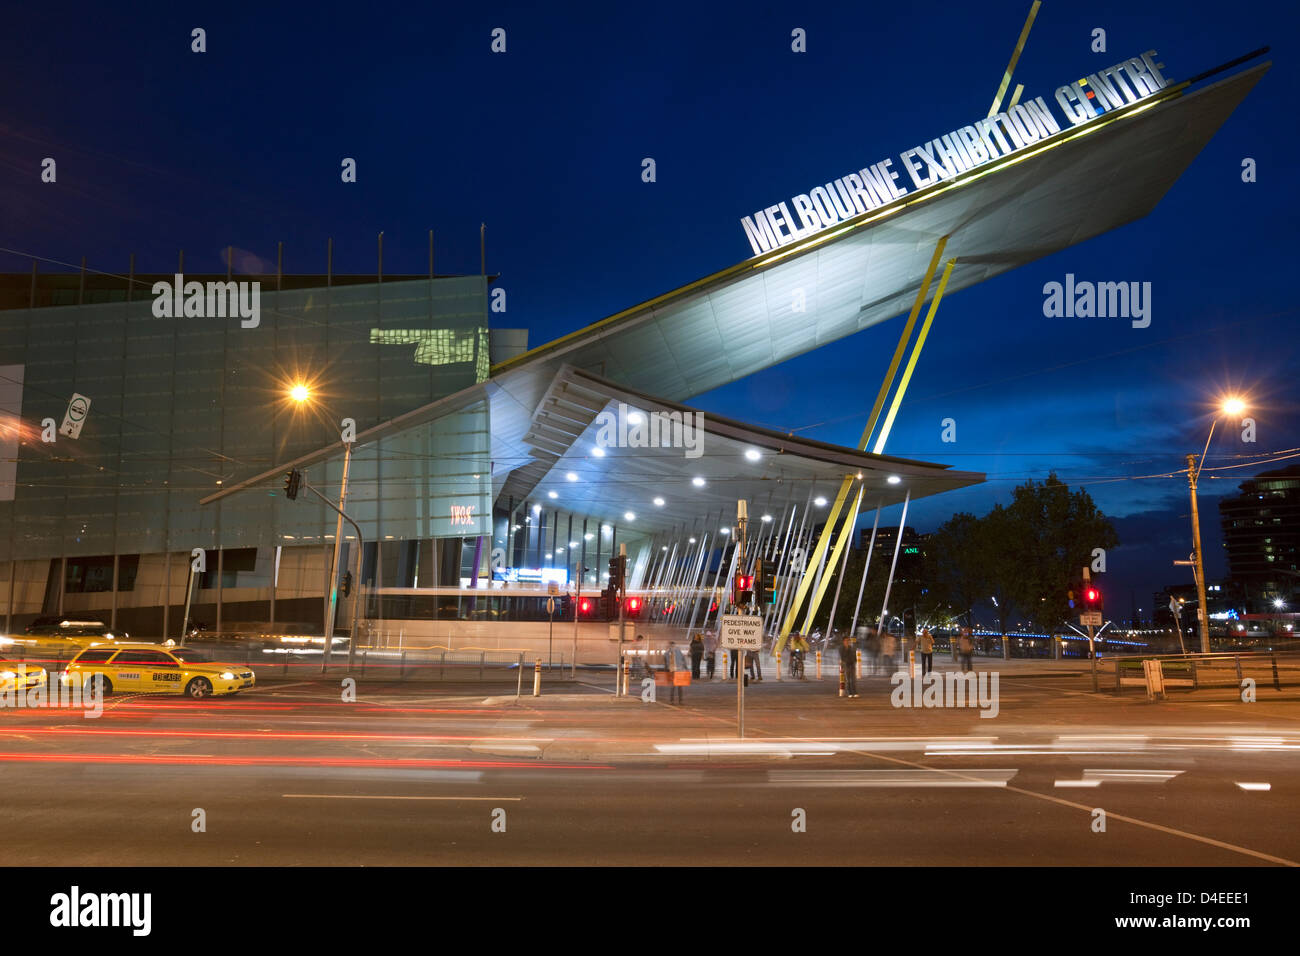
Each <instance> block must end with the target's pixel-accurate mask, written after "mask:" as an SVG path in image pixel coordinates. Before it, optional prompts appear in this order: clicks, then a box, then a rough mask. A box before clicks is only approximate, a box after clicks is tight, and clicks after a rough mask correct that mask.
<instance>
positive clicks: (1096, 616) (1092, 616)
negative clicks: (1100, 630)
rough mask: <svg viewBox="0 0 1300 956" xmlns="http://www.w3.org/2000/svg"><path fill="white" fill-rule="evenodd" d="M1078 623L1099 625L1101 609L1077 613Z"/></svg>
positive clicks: (1085, 625)
mask: <svg viewBox="0 0 1300 956" xmlns="http://www.w3.org/2000/svg"><path fill="white" fill-rule="evenodd" d="M1079 623H1080V624H1082V625H1083V626H1084V627H1087V626H1088V625H1089V624H1091V625H1092V626H1093V627H1101V611H1084V612H1083V613H1082V614H1080V615H1079Z"/></svg>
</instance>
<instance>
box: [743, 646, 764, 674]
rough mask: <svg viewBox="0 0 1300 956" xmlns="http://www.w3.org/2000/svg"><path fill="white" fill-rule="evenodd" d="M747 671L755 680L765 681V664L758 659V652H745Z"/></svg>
mask: <svg viewBox="0 0 1300 956" xmlns="http://www.w3.org/2000/svg"><path fill="white" fill-rule="evenodd" d="M745 670H746V672H747V673H748V674H749V676H750V677H752V678H754V680H762V679H763V663H762V661H760V660H759V659H758V651H745Z"/></svg>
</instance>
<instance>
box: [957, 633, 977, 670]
mask: <svg viewBox="0 0 1300 956" xmlns="http://www.w3.org/2000/svg"><path fill="white" fill-rule="evenodd" d="M959 647H960V649H961V669H962V672H963V673H964V672H966V671H971V670H974V669H975V668H973V667H972V666H971V655H972V654H974V653H975V642H974V641H972V640H971V636H970V628H967V627H964V628H962V631H961V643H960V644H959Z"/></svg>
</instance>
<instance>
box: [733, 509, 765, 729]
mask: <svg viewBox="0 0 1300 956" xmlns="http://www.w3.org/2000/svg"><path fill="white" fill-rule="evenodd" d="M748 524H749V503H748V502H747V501H745V499H744V498H741V499H740V500H739V501H737V502H736V548H737V549H738V551H737V555H738V557H737V561H736V567H738V568H739V569H740V572H739V573H741V574H743V573H744V572H745V527H746V525H748ZM728 590H729V591H730V592H731V594H732V595H733V596H734V595H735V593H736V581H735V578H732V580H731V581H730V582H728ZM733 613H737V614H739V613H743V611H742V609H741V608H739V607H736V608H733ZM760 631H761V628H760ZM738 653H740V652H739V651H738ZM756 653H758V654H762V653H763V648H762V646H761V645H760V646H759V649H758V651H757V652H756ZM747 656H748V651H745V652H743V653H741V656H740V659H739V660H738V661H736V734H737V736H738V737H740V739H741V740H744V739H745V679H746V677H747V676H748V672H747V670H746V667H745V665H746V663H747V662H746V660H745V658H746V657H747ZM760 663H762V662H761V661H760Z"/></svg>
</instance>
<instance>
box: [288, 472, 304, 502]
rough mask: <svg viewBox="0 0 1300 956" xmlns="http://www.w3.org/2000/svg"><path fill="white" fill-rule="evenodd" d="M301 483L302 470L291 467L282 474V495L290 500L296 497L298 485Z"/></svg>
mask: <svg viewBox="0 0 1300 956" xmlns="http://www.w3.org/2000/svg"><path fill="white" fill-rule="evenodd" d="M301 484H302V472H301V471H299V470H298V469H297V468H294V469H291V470H290V471H289V472H288V473H287V474H286V475H285V476H284V496H285V497H286V498H288V499H289V500H290V501H293V500H294V499H296V498H297V497H298V486H299V485H301Z"/></svg>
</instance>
